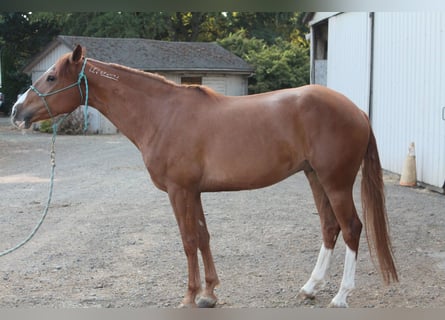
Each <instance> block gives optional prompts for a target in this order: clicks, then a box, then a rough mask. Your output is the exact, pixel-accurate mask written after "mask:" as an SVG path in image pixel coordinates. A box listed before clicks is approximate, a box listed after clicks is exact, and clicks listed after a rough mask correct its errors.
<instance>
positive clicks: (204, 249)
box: [196, 197, 219, 308]
mask: <svg viewBox="0 0 445 320" xmlns="http://www.w3.org/2000/svg"><path fill="white" fill-rule="evenodd" d="M196 213H197V218H198V233H199V244H198V247H199V250H200V251H201V254H202V261H203V263H204V272H205V281H206V287H205V289H204V290H203V292H202V293H201V295H200V297H199V299H198V306H199V307H200V308H213V307H214V306H215V305H216V302H217V300H218V299H217V298H216V295H215V293H214V292H213V291H214V289H215V287H216V286H217V285H219V279H218V275H217V273H216V268H215V264H214V263H213V257H212V252H211V251H210V235H209V232H208V230H207V224H206V219H205V216H204V211H203V209H202V202H201V197H199V201H198V203H197V211H196Z"/></svg>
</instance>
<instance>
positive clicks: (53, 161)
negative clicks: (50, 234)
mask: <svg viewBox="0 0 445 320" xmlns="http://www.w3.org/2000/svg"><path fill="white" fill-rule="evenodd" d="M86 61H87V59H86V58H85V61H84V63H83V66H82V70H81V71H80V73H79V77H78V79H77V83H76V84H75V85H77V86H78V88H79V92H80V97H81V100H82V99H83V94H82V89H81V87H80V85H81V83H82V79H83V80H84V81H85V109H84V117H85V119H84V128H83V130H84V133H85V132H86V131H87V129H88V109H87V108H88V80H87V77H86V75H85V72H84V71H85V65H86ZM71 87H72V86H68V87H65V88H63V89H60V90H57V91H54V92H50V93H46V94H42V93H40V92H39V91H38V90H37V89H36V88H34V87H33V86H31V89H32V90H33V91H35V92H36V93H37V95H38V96H39V97H41V98H42V100H43V102H44V104H45V107H46V109H47V111H48V113H49V115H50V116H51V120H52V122H53V125H52V127H53V134H52V138H51V151H50V164H51V173H50V180H49V190H48V198H47V201H46V205H45V209H43V213H42V215H41V217H40V220H39V222H38V223H37V225H36V226H35V227H34V229H33V230H32V231H31V233H30V234H29V235H28V237H26V238H25V239H24V240H22V241H21V242H19V243H18V244H17V245H16V246H14V247H12V248H10V249H7V250H5V251H2V252H0V257H3V256H5V255H7V254H8V253H11V252H14V251H15V250H17V249H19V248H21V247H22V246H24V245H25V244H26V243H27V242H29V241H30V240H31V239H32V238H33V237H34V235H35V234H36V233H37V230H39V228H40V226H41V225H42V224H43V221H44V220H45V218H46V215H47V214H48V209H49V206H50V203H51V199H52V196H53V189H54V172H55V168H56V137H57V130H58V128H59V126H60V124H62V122H63V121H64V120H65V119H66V118H67V117H68V116H69V114H67V115H65V116H63V117H62V118H61V119H60V120H59V121H56V122H55V121H54V117H53V115H52V113H51V110H50V108H49V106H48V103H47V102H46V100H45V97H47V96H49V95H52V94H56V93H59V92H61V91H63V90H66V89H69V88H71Z"/></svg>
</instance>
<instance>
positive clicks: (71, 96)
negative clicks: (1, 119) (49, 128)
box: [11, 45, 85, 128]
mask: <svg viewBox="0 0 445 320" xmlns="http://www.w3.org/2000/svg"><path fill="white" fill-rule="evenodd" d="M84 59H85V58H83V55H82V47H81V46H79V45H78V46H77V47H76V48H75V49H74V50H73V52H72V53H68V54H66V55H64V56H62V57H61V58H60V59H59V60H58V61H57V62H56V63H55V64H54V65H53V66H52V67H51V68H49V69H48V70H47V71H46V72H45V73H44V74H43V75H42V76H41V77H40V78H39V79H37V81H36V82H35V83H34V84H33V85H32V86H31V87H30V88H29V89H28V90H27V91H26V92H25V93H24V94H23V95H21V96H20V98H19V99H18V100H17V102H16V103H15V104H14V106H13V109H12V115H11V120H12V123H13V124H14V125H15V126H17V127H19V128H29V127H30V126H31V124H32V123H33V122H36V121H40V120H45V119H49V118H53V117H55V116H57V115H59V114H63V113H69V112H71V111H73V110H74V109H76V108H77V107H78V106H79V105H80V104H81V103H82V99H83V95H82V92H81V90H82V89H81V78H80V77H79V74H80V73H81V72H82V71H83V69H82V68H84V63H83V62H84Z"/></svg>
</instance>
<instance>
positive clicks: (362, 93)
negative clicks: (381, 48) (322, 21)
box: [327, 12, 370, 113]
mask: <svg viewBox="0 0 445 320" xmlns="http://www.w3.org/2000/svg"><path fill="white" fill-rule="evenodd" d="M328 35H329V36H328V67H327V86H328V87H330V88H332V89H334V90H337V91H339V92H341V93H343V94H344V95H346V96H347V97H348V98H349V99H351V100H352V101H353V102H354V103H355V104H356V105H357V106H358V107H359V108H360V109H362V110H363V111H365V112H367V113H368V108H369V74H370V73H369V69H370V67H369V66H370V18H369V14H368V13H366V12H351V13H344V14H340V15H336V16H333V17H331V18H330V19H329V34H328Z"/></svg>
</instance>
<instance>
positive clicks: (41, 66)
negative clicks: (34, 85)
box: [31, 45, 72, 82]
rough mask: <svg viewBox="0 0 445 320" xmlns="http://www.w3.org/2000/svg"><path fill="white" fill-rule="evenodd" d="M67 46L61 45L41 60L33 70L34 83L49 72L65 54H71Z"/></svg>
mask: <svg viewBox="0 0 445 320" xmlns="http://www.w3.org/2000/svg"><path fill="white" fill-rule="evenodd" d="M71 51H72V50H70V49H69V48H68V47H67V46H65V45H59V46H57V47H56V48H55V49H54V50H51V51H50V52H49V54H48V55H47V56H45V58H43V59H42V60H40V61H39V62H38V63H37V64H36V65H35V66H34V67H33V68H32V74H31V78H32V82H34V81H36V80H37V79H38V78H39V77H40V76H41V75H42V74H43V73H45V71H46V70H48V69H49V68H50V67H51V66H52V65H53V64H54V63H56V61H57V60H59V58H60V57H61V56H62V55H64V54H65V53H68V52H71Z"/></svg>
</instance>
